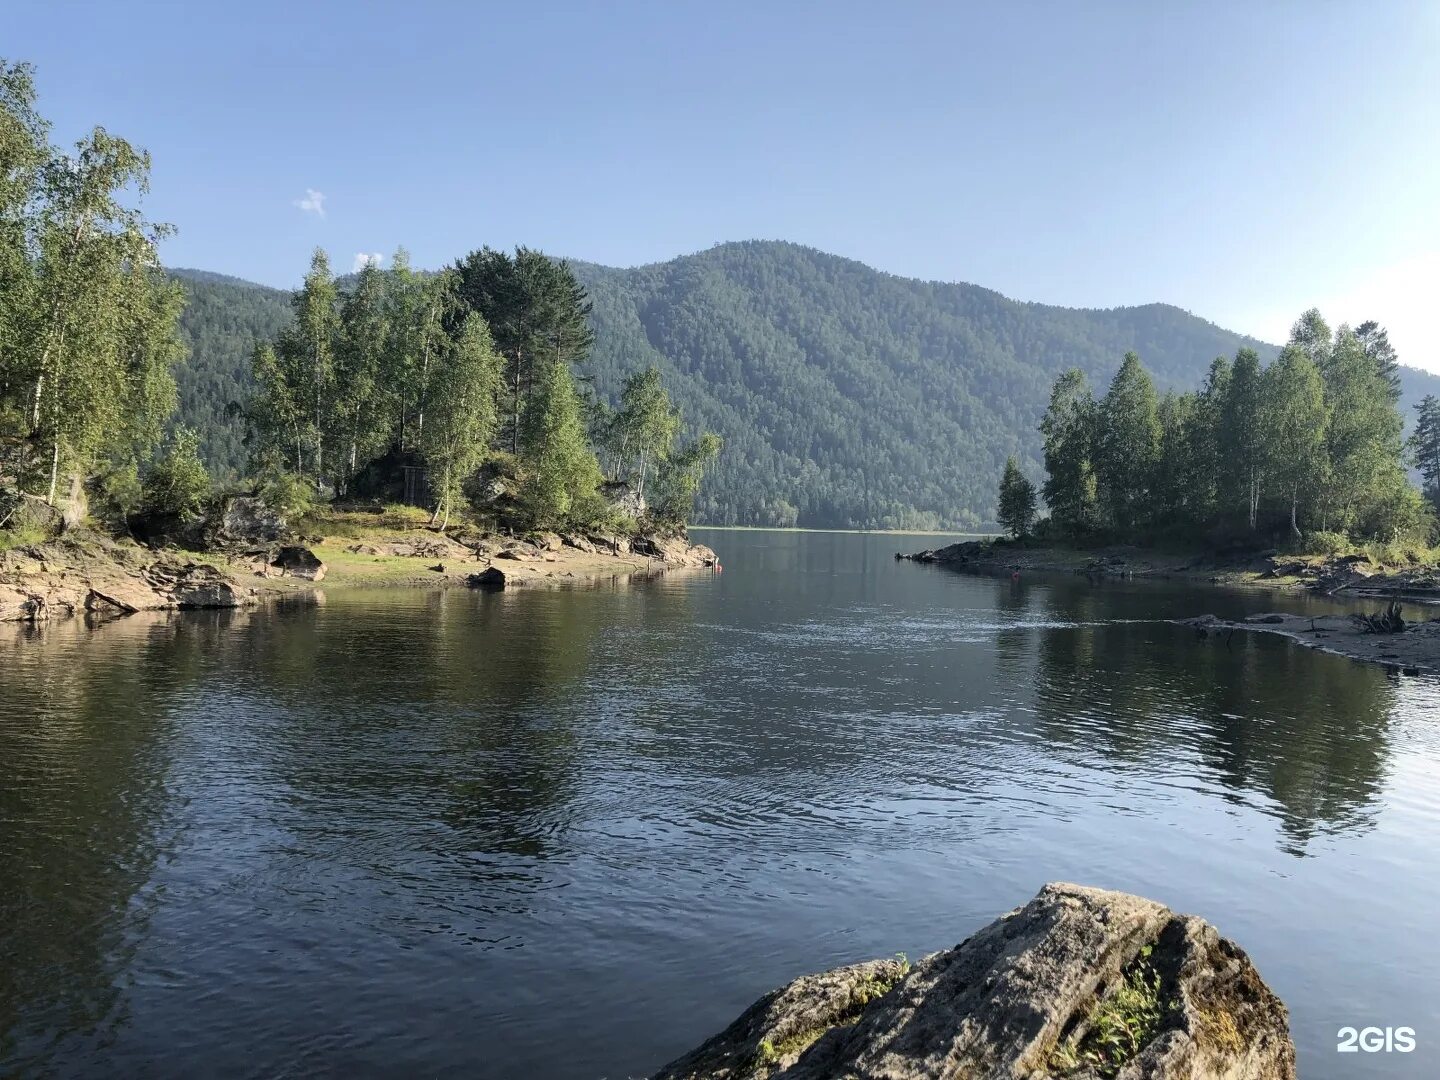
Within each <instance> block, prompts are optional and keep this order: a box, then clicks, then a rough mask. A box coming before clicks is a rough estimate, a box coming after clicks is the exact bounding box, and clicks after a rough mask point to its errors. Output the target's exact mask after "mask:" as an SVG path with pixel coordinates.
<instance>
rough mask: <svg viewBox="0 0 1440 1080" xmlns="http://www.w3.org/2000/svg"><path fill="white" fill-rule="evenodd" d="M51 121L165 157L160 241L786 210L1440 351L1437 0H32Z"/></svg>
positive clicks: (11, 38) (899, 243)
mask: <svg viewBox="0 0 1440 1080" xmlns="http://www.w3.org/2000/svg"><path fill="white" fill-rule="evenodd" d="M4 21H5V27H4V32H3V37H0V55H4V56H6V57H7V58H8V59H10V60H12V61H14V60H27V61H30V62H32V63H34V64H35V65H36V67H37V78H38V83H39V91H40V108H41V112H42V113H43V114H44V115H46V116H48V117H49V118H50V119H51V120H52V121H53V122H54V125H55V128H54V135H55V138H56V139H57V141H64V142H71V141H73V140H74V139H75V138H77V137H79V136H80V135H81V134H82V133H84V132H85V131H87V130H88V129H89V128H90V127H91V126H92V125H94V124H97V123H98V124H101V125H103V126H105V127H106V128H107V129H108V130H110V131H111V132H112V133H114V134H117V135H121V136H124V137H125V138H127V139H129V140H131V141H132V142H134V143H136V144H138V145H141V146H143V147H145V148H147V149H148V150H150V152H151V153H152V155H153V156H154V169H153V174H152V185H151V192H150V194H149V196H148V197H147V199H146V201H145V204H144V205H145V208H146V211H147V213H148V214H149V215H150V216H151V217H152V218H154V219H156V220H161V221H168V222H171V223H173V224H174V225H175V226H176V228H177V230H178V231H177V234H176V236H175V237H174V238H173V239H171V240H169V241H167V242H166V245H165V248H164V250H163V253H162V254H163V258H164V261H165V262H166V263H167V265H171V266H190V267H198V268H202V269H208V270H215V271H218V272H221V273H228V274H234V275H236V276H239V277H243V278H248V279H250V280H254V281H260V282H264V283H266V284H271V285H287V286H288V285H293V284H296V283H298V281H299V279H300V277H301V276H302V275H303V273H304V270H305V268H306V266H307V264H308V261H309V256H310V252H311V251H312V250H313V249H314V248H315V247H316V246H322V247H324V248H325V249H326V250H327V251H329V252H330V255H331V257H332V259H333V261H334V263H335V265H336V266H337V267H338V268H340V269H342V270H349V269H351V268H352V267H353V266H356V265H358V263H359V262H360V261H361V260H364V259H366V258H379V259H381V260H383V261H384V262H385V263H387V264H388V261H389V258H390V255H391V253H392V252H393V251H394V250H395V249H396V248H397V247H398V246H404V247H405V248H406V249H408V250H409V251H410V253H411V257H412V260H413V261H414V263H415V264H416V265H418V266H423V267H436V266H440V265H443V264H445V263H448V262H449V261H451V260H453V259H454V258H456V257H457V256H460V255H463V254H464V253H465V252H466V251H468V250H470V249H472V248H474V247H478V246H480V245H482V244H489V245H491V246H495V247H510V246H514V245H516V244H526V245H528V246H531V247H537V248H540V249H542V250H545V251H547V252H550V253H552V254H556V255H563V256H568V257H573V258H579V259H586V260H590V261H594V262H601V263H607V264H610V265H616V266H631V265H636V264H641V263H647V262H656V261H661V260H664V259H669V258H672V257H674V256H676V255H681V254H685V253H688V252H692V251H697V250H701V249H704V248H707V247H710V246H711V245H713V244H715V243H718V242H723V241H728V240H746V239H757V238H758V239H782V240H792V241H796V242H799V243H803V244H808V245H811V246H814V247H817V248H821V249H823V250H825V251H830V252H834V253H836V254H840V255H845V256H849V257H851V258H855V259H859V260H861V261H863V262H866V263H868V264H870V265H872V266H876V267H879V268H880V269H883V270H887V271H890V272H892V273H896V274H901V275H904V276H908V277H920V278H928V279H937V280H945V281H968V282H973V283H975V284H979V285H984V286H987V287H989V288H993V289H997V290H999V291H1000V292H1002V293H1005V294H1006V295H1008V296H1012V297H1015V298H1017V299H1021V300H1036V301H1042V302H1045V303H1053V304H1064V305H1070V306H1081V307H1114V306H1119V305H1126V304H1141V303H1149V302H1152V301H1163V302H1166V303H1172V304H1176V305H1177V306H1179V307H1182V308H1185V309H1187V310H1189V311H1192V312H1194V313H1195V314H1197V315H1200V316H1203V317H1204V318H1207V319H1210V320H1212V321H1214V322H1217V323H1219V324H1221V325H1222V326H1225V327H1227V328H1229V329H1233V330H1239V331H1242V332H1245V333H1250V334H1254V335H1256V336H1258V337H1261V338H1264V339H1266V340H1270V341H1279V340H1283V338H1284V337H1285V336H1286V334H1287V332H1288V328H1289V326H1290V324H1291V323H1292V322H1293V320H1294V319H1295V317H1296V316H1298V315H1299V314H1300V312H1301V311H1303V310H1304V309H1305V308H1307V307H1310V306H1318V307H1319V308H1320V309H1321V311H1322V312H1323V313H1324V314H1325V315H1326V316H1327V318H1329V320H1330V321H1331V322H1332V323H1333V324H1338V323H1340V322H1350V323H1352V324H1353V323H1358V322H1360V321H1363V320H1365V319H1367V318H1373V319H1377V320H1379V321H1380V322H1381V323H1383V324H1384V325H1386V326H1387V327H1388V328H1389V330H1390V334H1391V339H1392V341H1393V342H1394V343H1395V345H1396V346H1397V347H1398V348H1399V350H1400V353H1401V357H1402V360H1403V361H1404V362H1405V363H1409V364H1412V365H1414V366H1417V367H1425V368H1429V369H1430V370H1434V371H1440V319H1437V318H1435V315H1436V311H1435V308H1436V304H1437V300H1440V64H1437V63H1436V60H1435V58H1436V57H1437V56H1440V3H1430V2H1420V3H1404V2H1398V0H1395V2H1390V0H1350V2H1335V0H1300V2H1293V3H1290V2H1283V0H1262V2H1259V3H1254V2H1245V3H1240V2H1235V3H1226V2H1211V3H1194V4H1191V3H1182V2H1179V0H1173V2H1166V3H1159V4H1157V3H1154V2H1153V0H1140V2H1134V3H1128V2H1123V3H1122V2H1118V0H1116V2H1102V0H1096V2H1094V3H1088V4H1062V3H1059V2H1058V0H1057V2H1052V3H1027V2H1024V0H1020V2H1009V3H1001V2H996V3H992V4H966V3H958V2H946V3H919V2H905V0H896V2H894V3H884V4H880V3H874V2H867V3H847V2H844V0H831V2H826V3H804V2H800V0H769V2H766V3H749V2H745V0H729V2H726V3H714V2H713V0H710V2H706V3H698V2H690V0H664V2H656V3H640V2H629V0H613V2H611V3H603V4H602V3H577V4H562V3H550V2H546V0H531V2H528V3H515V2H513V0H512V2H510V3H507V4H490V3H479V2H471V3H462V2H455V3H449V2H439V0H434V2H426V0H412V2H410V3H405V4H401V3H378V2H369V3H367V2H364V0H352V2H350V3H343V4H342V3H305V2H294V0H291V2H289V3H283V4H280V3H269V2H265V0H250V2H247V3H245V4H228V5H223V6H222V5H217V4H206V3H193V2H188V3H183V2H172V3H153V2H144V0H127V2H126V3H123V4H120V3H113V2H104V3H67V2H64V0H45V2H42V0H21V2H20V3H18V4H14V5H9V10H7V12H6V16H5V20H4Z"/></svg>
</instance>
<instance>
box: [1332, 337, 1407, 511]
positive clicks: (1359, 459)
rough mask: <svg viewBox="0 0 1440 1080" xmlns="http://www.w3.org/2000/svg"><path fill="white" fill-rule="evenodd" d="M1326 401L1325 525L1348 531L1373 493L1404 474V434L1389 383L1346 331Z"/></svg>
mask: <svg viewBox="0 0 1440 1080" xmlns="http://www.w3.org/2000/svg"><path fill="white" fill-rule="evenodd" d="M1325 399H1326V403H1327V404H1328V405H1329V408H1330V417H1331V419H1330V426H1329V428H1328V431H1327V446H1328V453H1329V480H1330V482H1329V484H1328V485H1327V486H1326V498H1325V501H1324V504H1323V506H1322V525H1323V526H1324V527H1326V528H1328V527H1330V526H1331V525H1334V526H1335V527H1338V528H1339V529H1342V530H1345V529H1349V528H1351V527H1352V526H1353V525H1354V524H1355V522H1356V521H1357V520H1358V519H1359V518H1360V517H1362V516H1365V515H1367V514H1369V503H1370V501H1371V498H1372V496H1373V495H1374V493H1376V492H1377V491H1381V490H1384V489H1386V488H1388V487H1390V486H1393V484H1394V483H1395V481H1396V480H1397V474H1400V473H1403V467H1402V465H1401V454H1402V452H1403V430H1404V422H1403V420H1402V419H1401V416H1400V412H1399V410H1398V409H1397V408H1396V407H1395V400H1394V398H1392V397H1391V394H1390V384H1389V382H1388V381H1387V380H1386V378H1385V376H1384V375H1383V374H1382V373H1381V371H1380V369H1379V368H1378V367H1377V365H1376V364H1375V361H1374V360H1373V358H1372V357H1371V356H1370V355H1368V354H1367V353H1366V351H1365V348H1364V345H1363V343H1362V342H1361V341H1360V339H1359V338H1358V337H1357V336H1356V335H1355V334H1354V333H1352V332H1351V331H1350V330H1349V329H1348V328H1346V327H1341V328H1340V332H1339V333H1338V334H1336V335H1335V339H1334V344H1333V347H1332V349H1331V354H1330V357H1329V365H1328V367H1327V368H1326V369H1325Z"/></svg>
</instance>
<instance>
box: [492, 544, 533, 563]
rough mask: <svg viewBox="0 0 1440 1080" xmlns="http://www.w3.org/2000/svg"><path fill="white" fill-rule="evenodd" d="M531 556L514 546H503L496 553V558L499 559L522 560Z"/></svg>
mask: <svg viewBox="0 0 1440 1080" xmlns="http://www.w3.org/2000/svg"><path fill="white" fill-rule="evenodd" d="M529 557H530V556H528V555H526V554H525V553H524V552H523V551H521V550H520V549H519V548H513V547H508V548H501V549H500V550H499V551H497V552H496V553H495V558H497V559H513V560H514V561H516V562H520V561H522V560H524V559H528V558H529Z"/></svg>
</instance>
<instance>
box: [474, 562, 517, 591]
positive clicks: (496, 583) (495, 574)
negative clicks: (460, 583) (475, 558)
mask: <svg viewBox="0 0 1440 1080" xmlns="http://www.w3.org/2000/svg"><path fill="white" fill-rule="evenodd" d="M508 580H509V579H508V578H507V577H506V574H505V571H504V570H501V569H500V568H499V567H498V566H491V567H489V568H487V569H485V570H481V571H480V573H478V574H471V575H470V576H469V577H467V578H466V579H465V584H466V585H469V586H470V588H472V589H503V588H505V585H506V583H507V581H508Z"/></svg>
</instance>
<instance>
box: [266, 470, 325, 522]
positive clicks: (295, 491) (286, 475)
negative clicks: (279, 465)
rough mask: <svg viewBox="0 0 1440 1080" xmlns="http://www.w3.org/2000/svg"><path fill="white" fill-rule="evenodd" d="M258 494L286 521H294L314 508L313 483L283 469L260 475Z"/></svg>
mask: <svg viewBox="0 0 1440 1080" xmlns="http://www.w3.org/2000/svg"><path fill="white" fill-rule="evenodd" d="M259 495H260V500H261V501H262V502H263V503H264V504H265V505H266V506H269V507H271V508H272V509H274V510H277V511H279V513H280V514H281V515H282V516H283V517H284V518H285V519H286V520H287V521H295V520H297V519H299V518H302V517H304V516H305V515H306V514H309V513H310V512H311V511H312V510H314V509H315V485H313V484H311V483H310V482H309V481H307V480H306V479H305V478H304V477H302V476H298V475H296V474H295V473H293V472H286V471H285V470H283V469H282V470H277V471H272V472H270V473H268V474H266V475H265V476H263V477H261V480H260V484H259Z"/></svg>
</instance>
